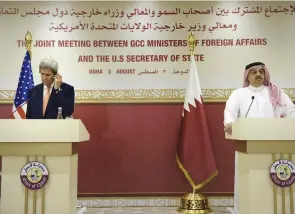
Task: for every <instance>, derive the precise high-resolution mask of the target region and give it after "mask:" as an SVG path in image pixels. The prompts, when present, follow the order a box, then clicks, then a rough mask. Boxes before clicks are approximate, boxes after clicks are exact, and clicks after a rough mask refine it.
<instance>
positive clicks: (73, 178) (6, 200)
mask: <svg viewBox="0 0 295 214" xmlns="http://www.w3.org/2000/svg"><path fill="white" fill-rule="evenodd" d="M87 140H89V133H88V131H87V130H86V128H85V126H84V125H83V123H82V122H81V120H77V119H67V120H0V155H1V156H2V176H1V177H2V178H1V181H2V184H1V212H0V213H1V214H74V213H76V209H77V208H76V207H77V180H78V179H77V176H78V173H77V172H78V154H77V153H78V144H79V142H82V141H87ZM30 161H37V162H35V163H32V164H28V165H27V163H28V162H30ZM42 164H43V165H44V166H43V165H42ZM26 165H27V166H26ZM25 166H26V167H25ZM46 168H47V171H48V176H47V171H46ZM21 173H22V177H21V176H20V175H21ZM27 176H28V179H27V178H26V177H27ZM41 179H42V180H41ZM28 181H30V182H28ZM44 183H45V186H44V187H43V188H40V186H42V185H44ZM25 185H29V186H28V187H29V188H27V187H26V186H25ZM37 188H40V189H38V190H31V189H37Z"/></svg>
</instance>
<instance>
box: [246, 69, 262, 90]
mask: <svg viewBox="0 0 295 214" xmlns="http://www.w3.org/2000/svg"><path fill="white" fill-rule="evenodd" d="M264 78H265V71H264V68H263V67H261V66H256V67H253V68H251V69H250V71H249V74H248V81H249V84H250V85H251V86H254V87H260V86H262V84H263V82H264Z"/></svg>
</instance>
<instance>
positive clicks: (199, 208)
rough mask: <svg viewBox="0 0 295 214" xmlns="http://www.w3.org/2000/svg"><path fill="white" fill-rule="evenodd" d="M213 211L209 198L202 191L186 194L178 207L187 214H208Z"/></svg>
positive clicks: (179, 210)
mask: <svg viewBox="0 0 295 214" xmlns="http://www.w3.org/2000/svg"><path fill="white" fill-rule="evenodd" d="M211 211H212V209H211V208H210V205H209V201H208V199H207V198H206V197H205V196H204V195H203V194H201V193H186V194H184V195H183V196H182V197H181V203H180V207H179V208H178V212H180V213H185V214H206V213H210V212H211Z"/></svg>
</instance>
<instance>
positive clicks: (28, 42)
mask: <svg viewBox="0 0 295 214" xmlns="http://www.w3.org/2000/svg"><path fill="white" fill-rule="evenodd" d="M32 41H33V38H32V34H31V32H30V31H28V32H27V33H26V37H25V44H26V49H27V51H29V53H30V57H31V59H32V51H31V49H32Z"/></svg>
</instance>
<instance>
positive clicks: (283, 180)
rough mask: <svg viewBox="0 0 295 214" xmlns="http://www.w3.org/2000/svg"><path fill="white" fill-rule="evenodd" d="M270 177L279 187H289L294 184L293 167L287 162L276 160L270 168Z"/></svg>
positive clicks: (294, 169)
mask: <svg viewBox="0 0 295 214" xmlns="http://www.w3.org/2000/svg"><path fill="white" fill-rule="evenodd" d="M270 177H271V180H272V181H273V183H274V184H275V185H277V186H279V187H289V186H291V185H292V184H293V183H294V182H295V165H294V164H293V163H292V162H291V161H289V160H277V161H276V162H274V163H273V164H272V166H271V168H270Z"/></svg>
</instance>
